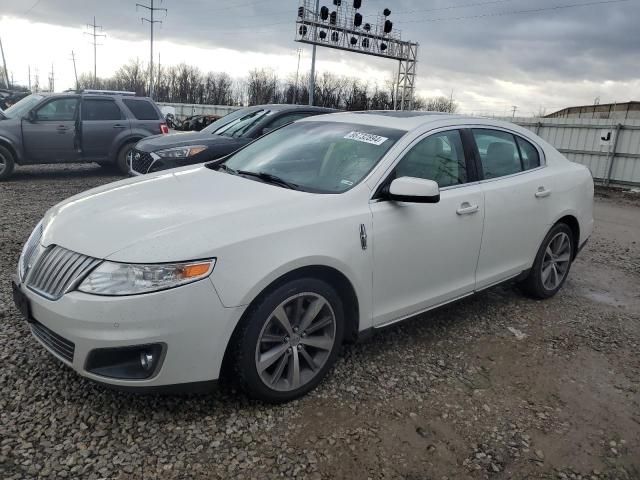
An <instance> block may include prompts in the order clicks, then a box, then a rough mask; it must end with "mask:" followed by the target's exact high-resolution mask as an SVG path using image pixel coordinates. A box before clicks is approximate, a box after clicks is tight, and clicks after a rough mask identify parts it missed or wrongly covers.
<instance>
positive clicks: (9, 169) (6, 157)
mask: <svg viewBox="0 0 640 480" xmlns="http://www.w3.org/2000/svg"><path fill="white" fill-rule="evenodd" d="M14 167H15V160H14V158H13V154H12V153H11V152H10V151H9V150H8V149H7V148H5V147H3V146H1V145H0V181H2V180H6V179H7V178H9V177H10V176H11V174H12V173H13V169H14Z"/></svg>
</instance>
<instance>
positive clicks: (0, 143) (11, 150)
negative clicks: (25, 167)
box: [0, 137, 20, 165]
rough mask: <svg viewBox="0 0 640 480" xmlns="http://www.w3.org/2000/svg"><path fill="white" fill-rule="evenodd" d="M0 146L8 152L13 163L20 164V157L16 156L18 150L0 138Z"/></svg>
mask: <svg viewBox="0 0 640 480" xmlns="http://www.w3.org/2000/svg"><path fill="white" fill-rule="evenodd" d="M0 146H2V147H4V148H6V149H7V150H9V153H11V155H13V161H14V162H15V163H16V164H18V165H19V164H20V155H18V150H17V149H16V147H15V146H14V145H13V144H12V143H11V142H10V141H9V140H8V139H6V138H4V137H0Z"/></svg>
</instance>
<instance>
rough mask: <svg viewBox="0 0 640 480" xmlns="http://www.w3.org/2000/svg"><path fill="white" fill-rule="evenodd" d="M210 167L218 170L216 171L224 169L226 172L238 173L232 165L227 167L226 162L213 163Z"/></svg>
mask: <svg viewBox="0 0 640 480" xmlns="http://www.w3.org/2000/svg"><path fill="white" fill-rule="evenodd" d="M209 168H211V169H212V170H216V171H218V170H224V171H225V172H227V173H230V174H231V175H237V174H238V172H237V171H236V170H234V169H233V168H231V167H227V165H226V164H224V163H219V164H218V165H211V167H209Z"/></svg>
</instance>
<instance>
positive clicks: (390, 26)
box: [384, 20, 393, 33]
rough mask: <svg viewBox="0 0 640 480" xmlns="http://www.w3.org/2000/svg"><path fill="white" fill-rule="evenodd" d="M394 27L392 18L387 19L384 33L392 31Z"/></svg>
mask: <svg viewBox="0 0 640 480" xmlns="http://www.w3.org/2000/svg"><path fill="white" fill-rule="evenodd" d="M392 29H393V22H392V21H391V20H385V22H384V33H391V30H392Z"/></svg>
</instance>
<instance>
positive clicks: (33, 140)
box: [22, 97, 79, 163]
mask: <svg viewBox="0 0 640 480" xmlns="http://www.w3.org/2000/svg"><path fill="white" fill-rule="evenodd" d="M34 113H35V115H34V117H33V120H27V119H24V120H23V121H22V137H23V144H24V148H25V151H26V152H27V155H26V156H27V160H28V162H29V163H56V162H73V161H75V160H77V159H78V157H79V137H78V132H77V128H76V127H77V125H76V119H77V117H76V115H77V113H78V98H77V97H58V98H54V99H51V100H50V101H48V102H46V103H44V104H42V105H40V106H39V107H37V108H36V110H35V111H34Z"/></svg>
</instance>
